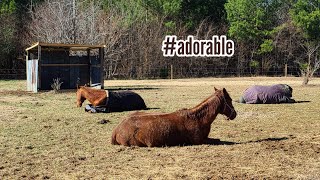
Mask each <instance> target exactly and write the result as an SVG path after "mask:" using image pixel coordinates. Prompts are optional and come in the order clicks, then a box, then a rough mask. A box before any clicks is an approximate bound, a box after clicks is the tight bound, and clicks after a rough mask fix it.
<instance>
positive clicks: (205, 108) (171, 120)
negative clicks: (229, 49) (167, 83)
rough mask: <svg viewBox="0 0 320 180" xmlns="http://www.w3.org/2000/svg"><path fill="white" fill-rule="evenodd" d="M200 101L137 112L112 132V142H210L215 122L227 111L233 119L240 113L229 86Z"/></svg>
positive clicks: (150, 144) (139, 143)
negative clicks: (163, 110) (173, 108)
mask: <svg viewBox="0 0 320 180" xmlns="http://www.w3.org/2000/svg"><path fill="white" fill-rule="evenodd" d="M214 89H215V92H214V94H212V95H211V96H209V97H208V98H207V99H206V100H204V101H203V102H202V103H200V104H199V105H197V106H195V107H194V108H191V109H182V110H178V111H176V112H173V113H144V112H134V113H132V114H131V115H129V116H128V117H127V118H126V119H124V120H123V121H122V122H121V123H120V124H119V125H118V126H117V127H116V128H115V129H114V130H113V133H112V140H111V143H112V144H118V145H125V146H149V147H154V146H156V147H159V146H175V145H191V144H203V143H206V142H207V141H208V140H209V139H208V135H209V132H210V129H211V123H212V122H213V121H214V119H215V118H216V116H217V115H218V114H219V113H220V114H224V115H226V116H227V117H228V119H231V120H233V119H234V118H235V117H236V116H237V113H236V111H235V110H234V108H233V106H232V99H231V98H230V96H229V94H228V92H227V91H226V89H225V88H223V90H217V89H216V88H214Z"/></svg>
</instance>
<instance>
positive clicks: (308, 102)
mask: <svg viewBox="0 0 320 180" xmlns="http://www.w3.org/2000/svg"><path fill="white" fill-rule="evenodd" d="M309 102H311V101H296V102H294V103H292V104H295V103H309Z"/></svg>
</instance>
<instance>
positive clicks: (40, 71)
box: [37, 44, 51, 92]
mask: <svg viewBox="0 0 320 180" xmlns="http://www.w3.org/2000/svg"><path fill="white" fill-rule="evenodd" d="M41 64H42V63H41V46H40V44H39V46H38V77H37V78H38V85H37V86H38V87H37V92H38V89H41V73H42V69H41ZM50 82H51V81H50Z"/></svg>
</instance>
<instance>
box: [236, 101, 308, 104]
mask: <svg viewBox="0 0 320 180" xmlns="http://www.w3.org/2000/svg"><path fill="white" fill-rule="evenodd" d="M234 102H236V103H239V104H246V103H240V102H239V100H235V101H234ZM309 102H311V101H294V102H286V103H274V104H298V103H309ZM264 104H266V105H270V104H271V103H256V104H248V105H264Z"/></svg>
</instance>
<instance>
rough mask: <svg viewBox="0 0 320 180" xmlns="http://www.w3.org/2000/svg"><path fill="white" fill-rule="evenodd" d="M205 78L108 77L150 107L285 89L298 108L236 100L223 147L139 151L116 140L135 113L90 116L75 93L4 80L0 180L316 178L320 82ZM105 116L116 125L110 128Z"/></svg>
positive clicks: (222, 127)
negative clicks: (28, 88)
mask: <svg viewBox="0 0 320 180" xmlns="http://www.w3.org/2000/svg"><path fill="white" fill-rule="evenodd" d="M301 82H302V80H301V79H300V78H265V77H263V78H261V77H256V78H221V79H219V78H203V79H202V78H201V79H182V80H139V81H138V80H126V81H106V82H105V84H106V85H108V88H112V89H118V88H122V89H126V88H129V89H134V91H136V92H138V93H139V94H140V95H141V96H142V97H143V98H144V99H145V101H146V104H147V106H148V107H150V108H153V109H151V110H149V111H157V112H171V111H175V110H177V109H180V108H184V107H186V108H187V107H192V106H194V105H196V104H197V103H199V102H200V101H201V100H203V99H204V98H206V97H207V96H209V95H210V93H211V92H212V91H213V87H214V86H216V87H217V88H222V87H225V88H226V89H227V90H228V91H229V93H230V95H231V96H232V98H233V99H234V100H236V99H238V97H239V96H240V95H241V93H242V92H243V91H244V90H245V89H246V88H247V87H248V86H250V85H254V84H266V85H270V84H275V83H286V84H289V85H291V86H292V87H293V89H294V92H293V96H294V98H295V99H296V100H298V101H310V102H304V103H296V104H278V105H245V104H239V103H234V106H235V108H236V110H237V112H238V117H237V118H236V119H235V120H234V121H226V120H224V118H223V116H221V115H220V116H218V118H217V119H216V120H215V121H214V123H213V125H212V129H211V133H210V137H211V138H219V139H220V140H221V141H222V145H199V146H184V147H163V148H138V147H123V146H113V145H111V144H110V136H111V132H112V129H113V128H114V127H115V126H116V125H117V124H118V123H119V122H120V121H121V119H122V118H123V117H124V116H125V115H127V114H128V113H129V112H122V113H110V114H90V113H86V112H84V109H83V108H76V104H75V101H76V96H75V91H65V92H63V93H59V94H54V93H51V92H41V93H38V94H33V93H28V92H25V84H26V82H25V81H0V87H1V89H0V95H1V97H2V98H1V99H0V109H1V114H0V179H21V178H26V179H32V178H35V179H46V178H50V179H88V178H89V179H90V178H93V179H103V178H106V179H128V178H129V179H220V178H227V179H249V178H254V179H262V178H267V179H288V178H294V179H320V133H319V132H320V131H319V130H320V113H319V108H320V79H313V80H312V81H311V82H310V86H307V87H303V86H301V85H300V84H301ZM102 119H105V120H110V122H108V123H106V124H101V123H99V122H100V121H101V120H102Z"/></svg>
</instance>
